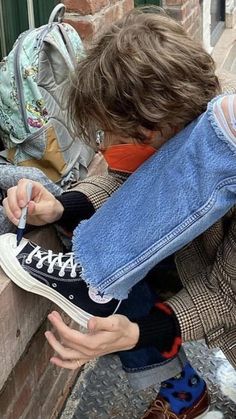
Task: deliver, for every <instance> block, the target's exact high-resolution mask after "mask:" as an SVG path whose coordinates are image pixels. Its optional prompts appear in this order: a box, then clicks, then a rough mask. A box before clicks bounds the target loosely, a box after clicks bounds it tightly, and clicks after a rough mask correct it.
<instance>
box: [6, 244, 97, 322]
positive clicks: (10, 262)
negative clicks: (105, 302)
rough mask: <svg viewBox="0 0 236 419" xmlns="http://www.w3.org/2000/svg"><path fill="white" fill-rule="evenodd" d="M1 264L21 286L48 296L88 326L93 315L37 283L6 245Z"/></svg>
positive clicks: (75, 318)
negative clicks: (10, 253) (12, 255)
mask: <svg viewBox="0 0 236 419" xmlns="http://www.w3.org/2000/svg"><path fill="white" fill-rule="evenodd" d="M0 241H1V240H0ZM0 265H1V267H2V269H3V271H4V272H5V273H6V274H7V276H8V277H9V278H10V279H11V280H12V281H13V282H14V283H15V284H16V285H18V286H19V287H20V288H22V289H24V290H25V291H28V292H31V293H33V294H36V295H40V296H42V297H45V298H47V299H48V300H50V301H52V302H53V303H55V304H56V305H57V306H58V307H60V308H61V309H62V310H63V311H65V313H66V314H68V316H69V317H71V318H72V319H73V320H74V321H75V322H76V323H79V324H80V325H81V326H83V327H87V322H88V320H89V319H90V318H91V317H93V315H92V314H89V313H87V312H86V311H83V310H81V309H80V308H79V307H77V306H76V305H74V304H73V303H70V302H69V301H68V300H67V299H66V298H65V297H63V296H62V295H61V294H59V293H58V292H57V291H55V290H54V289H52V288H50V287H49V286H47V285H44V284H42V283H40V282H38V283H37V284H35V281H37V280H35V279H34V278H33V279H32V277H31V275H30V274H29V273H28V272H27V271H25V270H24V269H23V268H22V267H21V265H20V263H19V262H18V260H17V259H16V257H15V256H14V257H11V255H10V256H9V252H7V246H6V245H5V246H2V248H1V253H0Z"/></svg>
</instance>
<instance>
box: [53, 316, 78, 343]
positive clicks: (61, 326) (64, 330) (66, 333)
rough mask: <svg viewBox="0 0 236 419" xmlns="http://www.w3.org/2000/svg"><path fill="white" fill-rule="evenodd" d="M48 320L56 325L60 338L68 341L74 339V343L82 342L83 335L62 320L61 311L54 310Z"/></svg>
mask: <svg viewBox="0 0 236 419" xmlns="http://www.w3.org/2000/svg"><path fill="white" fill-rule="evenodd" d="M48 320H49V321H50V322H51V324H52V325H53V327H55V329H56V331H57V332H58V333H59V335H60V338H61V339H63V340H67V341H73V342H74V343H77V344H78V345H79V344H80V338H81V336H83V334H82V333H80V332H79V331H77V330H74V329H71V328H70V327H68V326H67V325H66V324H65V322H64V321H63V320H62V318H61V316H60V315H59V313H57V314H54V312H52V313H50V314H49V315H48Z"/></svg>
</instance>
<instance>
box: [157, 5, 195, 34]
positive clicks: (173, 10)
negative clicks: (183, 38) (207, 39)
mask: <svg viewBox="0 0 236 419" xmlns="http://www.w3.org/2000/svg"><path fill="white" fill-rule="evenodd" d="M163 6H164V8H165V9H166V10H167V11H168V12H169V13H170V15H171V16H173V17H174V18H175V19H177V20H178V21H180V22H181V23H182V24H183V26H184V27H185V29H186V30H187V31H188V33H190V35H192V36H193V37H194V38H195V39H200V38H201V32H202V31H201V11H200V1H199V0H163Z"/></svg>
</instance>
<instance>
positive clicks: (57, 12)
mask: <svg viewBox="0 0 236 419" xmlns="http://www.w3.org/2000/svg"><path fill="white" fill-rule="evenodd" d="M65 11H66V7H65V5H64V4H63V3H59V4H57V6H55V7H54V9H53V11H52V13H51V14H50V16H49V19H48V24H49V25H51V24H52V23H53V22H55V21H56V22H59V23H61V22H62V19H63V17H64V14H65Z"/></svg>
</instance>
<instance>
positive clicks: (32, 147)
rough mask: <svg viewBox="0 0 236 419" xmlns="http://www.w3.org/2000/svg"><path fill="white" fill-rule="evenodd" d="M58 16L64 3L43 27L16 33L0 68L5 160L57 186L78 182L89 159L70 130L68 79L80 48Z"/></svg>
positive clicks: (0, 131)
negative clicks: (32, 170)
mask: <svg viewBox="0 0 236 419" xmlns="http://www.w3.org/2000/svg"><path fill="white" fill-rule="evenodd" d="M64 12H65V6H64V4H59V5H57V6H56V7H55V9H54V10H53V12H52V14H51V16H50V18H49V23H48V24H47V25H44V26H41V27H40V28H38V29H32V30H29V31H27V32H24V33H23V34H21V35H20V36H19V38H18V39H17V41H16V43H15V45H14V46H13V49H12V51H11V52H10V53H9V55H8V56H7V57H6V58H4V60H3V61H2V62H1V65H0V137H1V139H2V141H3V144H4V147H5V149H6V154H7V160H8V161H9V162H11V163H13V164H14V165H18V166H19V165H20V166H27V167H36V168H38V169H41V170H42V171H43V172H44V173H45V174H46V175H47V176H48V177H49V179H51V180H52V181H53V182H57V183H58V184H63V182H64V183H65V182H66V181H65V180H66V179H67V180H68V178H70V179H72V180H73V181H76V180H78V179H83V178H84V177H85V176H86V173H87V167H88V165H89V163H90V162H91V160H92V158H93V151H92V150H91V149H90V148H89V147H88V146H87V145H85V144H83V142H82V141H81V140H80V139H78V138H74V137H73V134H72V132H71V127H70V118H69V115H68V111H67V99H68V91H69V88H70V79H71V77H70V76H71V73H73V71H74V70H75V67H76V63H77V62H78V60H79V59H80V58H81V57H82V56H83V55H84V48H83V45H82V41H81V39H80V37H79V35H78V33H77V32H76V31H75V29H74V28H73V27H72V26H70V25H68V24H65V23H61V21H62V18H63V15H64ZM55 19H56V20H57V21H56V22H55Z"/></svg>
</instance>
